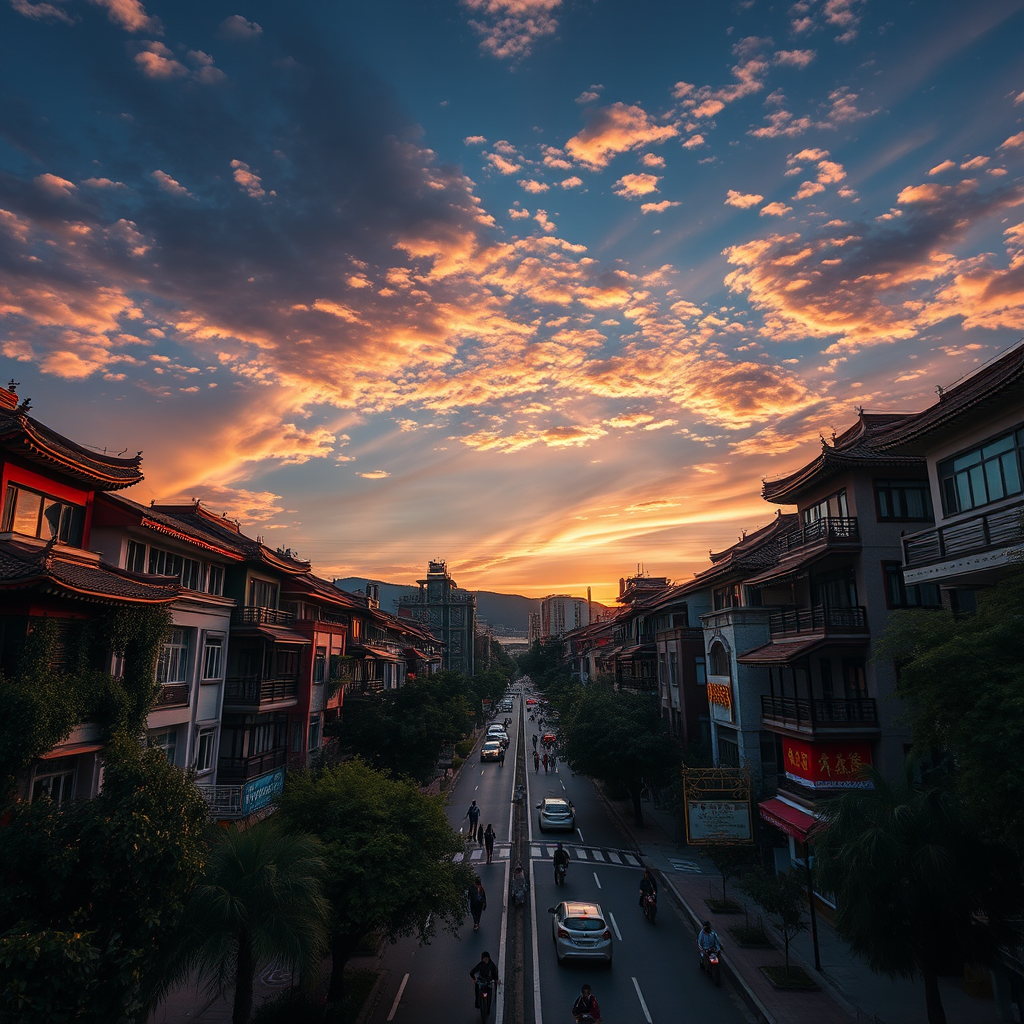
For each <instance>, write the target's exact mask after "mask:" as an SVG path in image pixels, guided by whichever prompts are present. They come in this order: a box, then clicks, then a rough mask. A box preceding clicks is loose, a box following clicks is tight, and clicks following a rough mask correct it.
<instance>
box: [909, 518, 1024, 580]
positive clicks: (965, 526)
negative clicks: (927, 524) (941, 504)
mask: <svg viewBox="0 0 1024 1024" xmlns="http://www.w3.org/2000/svg"><path fill="white" fill-rule="evenodd" d="M1022 515H1024V502H1018V503H1017V504H1015V505H1010V506H1008V507H1006V508H1001V509H997V510H996V511H994V512H982V513H980V514H979V515H976V516H972V517H971V518H969V519H961V520H960V521H959V522H956V523H949V524H948V525H946V526H935V527H932V528H931V529H929V530H922V531H921V532H920V533H912V534H910V535H909V536H906V537H904V538H903V565H904V567H905V568H908V569H911V568H915V567H918V566H922V565H931V564H932V563H934V562H941V561H943V560H944V559H946V558H959V557H962V556H963V555H970V554H974V553H976V552H979V551H990V550H992V549H994V548H1008V547H1012V546H1013V545H1015V544H1020V543H1021V542H1022V541H1024V533H1022V528H1021V517H1022Z"/></svg>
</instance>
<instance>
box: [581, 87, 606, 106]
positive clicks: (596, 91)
mask: <svg viewBox="0 0 1024 1024" xmlns="http://www.w3.org/2000/svg"><path fill="white" fill-rule="evenodd" d="M603 91H604V86H603V85H592V86H591V87H590V88H589V89H585V90H584V91H583V92H581V93H580V94H579V96H577V97H576V102H577V103H580V104H586V103H596V102H597V101H598V100H599V99H600V98H601V93H602V92H603Z"/></svg>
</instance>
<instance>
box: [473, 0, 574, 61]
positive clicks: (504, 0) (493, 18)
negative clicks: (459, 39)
mask: <svg viewBox="0 0 1024 1024" xmlns="http://www.w3.org/2000/svg"><path fill="white" fill-rule="evenodd" d="M462 3H463V5H464V6H465V7H467V8H469V10H470V11H471V12H473V14H474V15H476V17H474V18H471V19H470V22H469V24H470V25H471V26H472V28H473V30H474V31H475V32H476V33H477V35H479V36H480V49H481V50H483V51H484V53H488V54H490V55H491V56H492V57H497V58H498V59H499V60H512V61H515V60H519V59H521V58H523V57H526V56H528V55H529V53H530V52H531V51H532V49H533V47H534V45H535V44H536V43H537V42H538V41H539V40H541V39H543V38H544V37H546V36H550V35H553V34H554V33H555V32H556V31H557V29H558V21H557V20H556V19H555V18H554V17H553V12H554V11H557V10H558V8H559V7H560V6H561V3H562V0H462Z"/></svg>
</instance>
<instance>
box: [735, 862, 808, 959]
mask: <svg viewBox="0 0 1024 1024" xmlns="http://www.w3.org/2000/svg"><path fill="white" fill-rule="evenodd" d="M739 887H740V888H741V889H742V890H743V891H744V892H745V893H746V894H747V895H748V896H749V897H750V898H751V899H752V900H753V901H754V902H755V903H756V904H757V905H758V906H759V907H760V908H761V909H762V910H763V911H764V912H765V913H766V914H767V915H768V917H769V918H770V919H771V921H772V923H773V924H774V925H775V926H776V928H778V929H779V931H780V932H782V942H783V945H784V946H785V949H786V974H789V944H790V942H792V941H793V939H795V938H796V937H797V936H798V935H799V934H800V933H801V932H802V931H803V930H804V928H805V927H807V926H806V924H805V922H804V919H803V908H804V887H803V886H802V885H801V884H800V882H799V881H798V880H797V878H796V876H795V875H793V874H786V875H777V874H773V873H769V872H767V871H765V869H764V868H762V867H760V866H758V867H755V868H752V869H751V870H750V871H748V872H747V873H746V874H745V875H744V876H743V877H742V878H741V879H740V881H739Z"/></svg>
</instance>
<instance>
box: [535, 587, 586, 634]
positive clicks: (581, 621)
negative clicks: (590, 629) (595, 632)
mask: <svg viewBox="0 0 1024 1024" xmlns="http://www.w3.org/2000/svg"><path fill="white" fill-rule="evenodd" d="M589 625H590V606H589V602H588V601H587V599H586V598H585V597H570V596H569V595H568V594H552V595H550V596H549V597H544V598H541V602H540V635H541V637H542V638H545V639H546V638H547V637H550V636H563V635H564V634H566V633H568V632H570V630H573V629H579V628H580V626H589Z"/></svg>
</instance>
